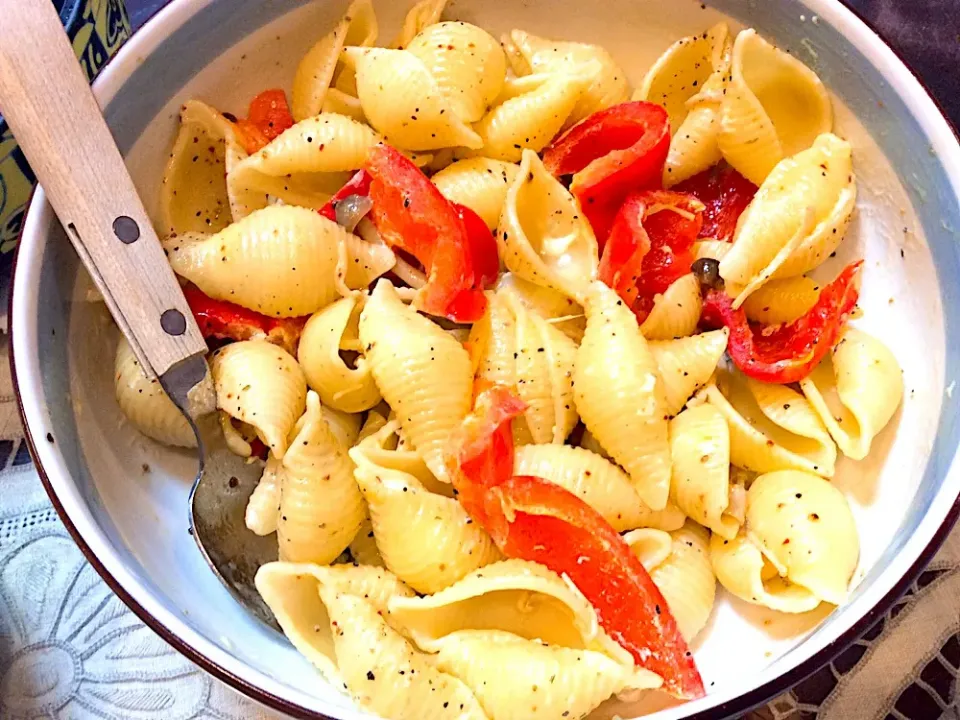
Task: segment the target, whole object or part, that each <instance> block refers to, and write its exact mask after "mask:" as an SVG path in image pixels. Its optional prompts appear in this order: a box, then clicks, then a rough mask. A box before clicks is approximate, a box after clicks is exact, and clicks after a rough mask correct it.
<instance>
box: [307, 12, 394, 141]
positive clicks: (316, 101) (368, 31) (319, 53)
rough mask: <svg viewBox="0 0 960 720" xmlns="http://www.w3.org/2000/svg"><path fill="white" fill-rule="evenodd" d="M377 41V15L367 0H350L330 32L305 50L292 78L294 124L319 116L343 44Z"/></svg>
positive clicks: (359, 44) (365, 44)
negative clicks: (305, 52) (352, 0)
mask: <svg viewBox="0 0 960 720" xmlns="http://www.w3.org/2000/svg"><path fill="white" fill-rule="evenodd" d="M376 41H377V16H376V13H374V11H373V4H372V3H371V2H370V0H354V2H351V3H350V5H349V6H348V7H347V11H346V12H345V13H344V16H343V18H342V19H341V20H340V22H338V23H337V25H336V26H335V27H334V28H333V30H332V31H331V32H330V33H328V34H327V35H325V36H324V37H323V38H322V39H321V40H320V41H319V42H318V43H317V44H316V45H314V46H313V47H312V48H310V50H309V51H307V54H306V55H304V56H303V59H302V60H301V61H300V64H299V65H297V72H296V75H294V78H293V89H292V91H291V93H290V113H291V114H292V115H293V119H294V120H296V121H297V122H300V121H301V120H305V119H307V118H308V117H312V116H313V115H319V114H320V112H321V110H322V109H323V105H324V100H325V99H326V95H327V92H328V90H329V88H330V85H331V83H332V82H333V75H334V71H335V70H336V68H337V63H338V61H339V59H340V53H341V51H342V50H343V47H344V46H345V45H358V46H361V47H370V46H371V45H373V44H374V43H375V42H376Z"/></svg>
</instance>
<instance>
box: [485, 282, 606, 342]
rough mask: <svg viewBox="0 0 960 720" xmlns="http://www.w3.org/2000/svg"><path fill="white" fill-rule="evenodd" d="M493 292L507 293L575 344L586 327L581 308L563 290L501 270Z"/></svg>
mask: <svg viewBox="0 0 960 720" xmlns="http://www.w3.org/2000/svg"><path fill="white" fill-rule="evenodd" d="M496 290H497V294H498V295H501V296H509V297H511V298H513V299H514V300H516V301H517V302H519V303H520V304H521V305H523V306H524V307H525V308H527V309H528V310H530V311H531V312H534V313H536V314H537V315H539V316H540V317H542V318H543V319H544V320H546V321H547V322H548V323H550V324H551V325H553V326H554V327H555V328H557V330H559V331H560V332H562V333H563V334H564V335H566V336H567V337H568V338H570V339H571V340H573V341H574V342H575V343H577V344H579V343H580V341H581V340H582V339H583V331H584V329H585V328H586V326H587V318H586V316H585V315H584V314H583V308H582V307H581V306H580V305H578V304H577V303H576V301H575V300H571V299H570V298H569V297H567V296H566V295H564V294H563V293H561V292H559V291H557V290H553V289H551V288H548V287H544V286H542V285H536V284H534V283H532V282H529V281H527V280H524V279H522V278H519V277H517V276H516V275H514V274H513V273H510V272H507V273H501V275H500V279H499V280H498V281H497V284H496Z"/></svg>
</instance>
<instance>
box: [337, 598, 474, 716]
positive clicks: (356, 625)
mask: <svg viewBox="0 0 960 720" xmlns="http://www.w3.org/2000/svg"><path fill="white" fill-rule="evenodd" d="M319 592H320V598H321V600H323V603H324V604H325V605H326V607H327V612H328V613H329V616H330V623H331V625H332V626H333V627H335V628H336V632H334V633H332V635H333V646H334V650H335V652H336V657H337V666H338V668H339V670H340V674H341V675H342V676H343V682H344V684H345V685H346V686H347V689H348V690H349V691H350V695H351V696H352V697H353V699H354V701H356V703H357V704H358V705H360V707H362V708H364V709H365V710H368V711H370V712H372V713H375V714H376V715H379V716H380V717H385V718H398V720H415V719H416V720H419V718H425V719H426V718H437V719H439V718H443V717H444V716H447V715H448V713H445V712H444V710H443V708H444V706H446V707H449V706H450V705H451V704H452V705H453V707H455V708H458V710H457V711H456V717H458V718H462V719H463V720H485V718H486V715H485V714H484V712H483V710H482V709H481V707H480V704H479V703H478V702H477V699H476V697H474V695H473V693H472V692H471V691H470V689H469V688H468V687H467V686H466V685H464V684H463V683H462V682H460V681H459V680H458V679H457V678H455V677H453V676H452V675H448V674H446V673H443V672H440V671H439V670H437V669H436V668H435V667H434V665H433V663H432V661H431V660H430V658H428V657H426V656H425V655H423V654H421V653H419V652H417V650H416V649H415V648H414V647H413V646H412V645H411V644H410V643H409V642H408V641H407V640H406V639H405V638H404V637H403V636H402V635H400V633H398V632H397V631H396V630H394V629H393V628H392V627H390V625H389V624H388V623H387V622H386V621H385V619H384V618H383V617H382V616H381V615H380V614H379V613H378V612H377V609H376V608H375V607H374V606H373V604H371V603H370V602H369V601H368V600H365V599H364V598H362V597H357V596H356V595H348V594H345V593H344V594H338V593H336V591H334V590H333V589H331V588H328V587H327V586H326V585H320V587H319ZM460 708H462V709H460Z"/></svg>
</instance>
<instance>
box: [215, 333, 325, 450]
mask: <svg viewBox="0 0 960 720" xmlns="http://www.w3.org/2000/svg"><path fill="white" fill-rule="evenodd" d="M210 372H211V374H212V375H213V382H214V386H215V387H216V390H217V407H219V408H220V409H221V410H224V411H225V412H226V413H227V414H229V415H230V416H231V417H233V418H236V419H237V420H241V421H242V422H245V423H248V424H249V425H252V426H253V427H254V428H256V431H257V435H258V436H259V437H260V439H261V440H262V441H263V443H264V444H265V445H266V446H267V447H268V448H270V450H271V451H272V452H273V454H274V455H275V456H276V457H277V458H278V459H282V458H283V455H284V453H285V452H286V451H287V447H288V436H289V435H290V432H291V431H292V430H293V428H294V426H295V425H296V423H297V419H298V418H299V417H300V416H301V415H302V414H303V411H304V408H305V407H306V399H307V381H306V379H305V378H304V376H303V371H302V370H301V369H300V366H299V365H298V364H297V361H296V360H294V359H293V357H292V356H291V355H290V353H288V352H287V351H286V350H284V349H283V348H280V347H277V346H276V345H271V344H270V343H268V342H266V341H265V340H244V341H242V342H236V343H232V344H230V345H227V346H225V347H222V348H220V349H219V350H217V351H216V352H215V353H214V354H213V356H212V359H211V361H210Z"/></svg>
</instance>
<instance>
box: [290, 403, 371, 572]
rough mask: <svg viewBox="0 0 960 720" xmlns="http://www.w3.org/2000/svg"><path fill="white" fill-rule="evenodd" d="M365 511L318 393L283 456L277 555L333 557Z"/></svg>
mask: <svg viewBox="0 0 960 720" xmlns="http://www.w3.org/2000/svg"><path fill="white" fill-rule="evenodd" d="M366 515H367V509H366V506H365V505H364V502H363V498H362V497H361V495H360V490H359V489H358V488H357V483H356V482H354V479H353V463H352V462H351V461H350V458H349V457H348V456H347V452H346V450H345V448H344V447H343V446H342V445H341V444H340V442H339V440H337V438H336V437H335V436H334V434H333V433H332V432H331V431H330V427H329V426H328V425H327V422H326V420H325V419H324V417H323V413H322V412H321V410H320V398H319V397H318V396H317V394H316V393H314V392H310V393H308V394H307V410H306V413H305V414H304V417H303V418H302V421H301V423H300V427H299V429H298V431H297V433H296V435H295V436H294V437H293V439H292V440H291V441H290V448H289V450H288V451H287V453H286V454H285V455H284V456H283V471H282V472H281V473H280V520H279V522H278V524H277V543H278V545H279V548H280V559H281V560H289V561H291V562H313V563H317V564H320V565H325V564H327V563H330V562H333V561H334V560H335V559H336V558H337V556H338V555H340V553H342V552H343V551H344V550H345V549H346V547H347V545H349V544H350V541H351V540H353V538H354V536H356V534H357V531H358V530H359V528H360V523H361V522H363V519H364V518H365V517H366Z"/></svg>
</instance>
